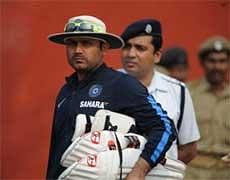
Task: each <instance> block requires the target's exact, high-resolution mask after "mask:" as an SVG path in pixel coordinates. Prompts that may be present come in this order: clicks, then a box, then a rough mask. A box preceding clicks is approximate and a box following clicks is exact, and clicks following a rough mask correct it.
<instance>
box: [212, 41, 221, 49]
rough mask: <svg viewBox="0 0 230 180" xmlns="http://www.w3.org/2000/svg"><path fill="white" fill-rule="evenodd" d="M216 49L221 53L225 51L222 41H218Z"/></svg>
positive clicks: (215, 45) (215, 44)
mask: <svg viewBox="0 0 230 180" xmlns="http://www.w3.org/2000/svg"><path fill="white" fill-rule="evenodd" d="M214 49H215V50H217V51H221V50H222V49H223V44H222V43H221V42H220V41H216V42H215V43H214Z"/></svg>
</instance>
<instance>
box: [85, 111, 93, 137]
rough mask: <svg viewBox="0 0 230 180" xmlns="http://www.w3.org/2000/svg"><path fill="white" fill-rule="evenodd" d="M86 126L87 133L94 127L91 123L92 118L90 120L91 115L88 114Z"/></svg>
mask: <svg viewBox="0 0 230 180" xmlns="http://www.w3.org/2000/svg"><path fill="white" fill-rule="evenodd" d="M86 121H87V123H86V126H85V133H88V132H90V131H91V127H92V123H91V120H90V116H88V115H86Z"/></svg>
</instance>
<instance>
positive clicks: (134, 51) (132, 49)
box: [128, 47, 136, 57]
mask: <svg viewBox="0 0 230 180" xmlns="http://www.w3.org/2000/svg"><path fill="white" fill-rule="evenodd" d="M128 55H129V57H135V56H136V50H135V48H134V47H131V48H130V49H129V52H128Z"/></svg>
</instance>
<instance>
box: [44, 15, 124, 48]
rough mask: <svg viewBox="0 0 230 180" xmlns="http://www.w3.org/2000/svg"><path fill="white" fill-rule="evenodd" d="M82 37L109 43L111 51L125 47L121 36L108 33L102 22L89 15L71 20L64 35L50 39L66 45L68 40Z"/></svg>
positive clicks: (50, 36) (60, 34) (56, 35)
mask: <svg viewBox="0 0 230 180" xmlns="http://www.w3.org/2000/svg"><path fill="white" fill-rule="evenodd" d="M82 37H86V38H92V39H98V40H100V41H103V42H107V43H108V44H109V45H110V49H116V48H121V47H123V45H124V42H123V40H122V39H121V38H120V37H119V36H117V35H115V34H112V33H107V32H106V26H105V24H104V22H103V21H102V20H100V19H98V18H96V17H93V16H87V15H83V16H76V17H72V18H70V19H69V21H68V22H67V24H66V25H65V28H64V32H63V33H55V34H51V35H49V36H48V39H49V40H50V41H52V42H54V43H58V44H64V45H65V44H66V40H67V39H69V38H82Z"/></svg>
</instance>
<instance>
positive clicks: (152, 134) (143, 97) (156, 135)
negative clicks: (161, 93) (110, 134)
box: [120, 78, 176, 167]
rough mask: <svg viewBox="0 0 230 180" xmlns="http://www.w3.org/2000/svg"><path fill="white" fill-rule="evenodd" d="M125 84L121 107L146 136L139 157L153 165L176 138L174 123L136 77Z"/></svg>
mask: <svg viewBox="0 0 230 180" xmlns="http://www.w3.org/2000/svg"><path fill="white" fill-rule="evenodd" d="M127 83H128V86H127ZM125 84H126V85H125V87H126V88H125V91H124V89H123V88H122V89H123V90H122V91H120V93H121V94H120V97H121V98H120V101H122V104H123V105H122V106H123V107H122V108H123V110H124V112H125V113H126V114H127V115H129V116H131V117H133V118H135V120H136V125H137V130H138V133H139V134H141V135H145V136H146V138H147V143H146V145H145V148H144V149H143V151H142V154H141V157H142V158H144V159H145V160H146V161H147V162H148V163H149V164H150V166H151V167H154V166H156V165H157V164H158V163H159V162H160V161H161V160H162V159H163V158H164V156H165V153H166V152H167V150H168V149H169V148H170V146H171V144H172V142H173V141H174V140H175V138H176V129H175V126H174V123H173V121H172V120H171V119H170V118H169V117H168V116H167V113H166V111H164V110H163V109H162V108H161V105H160V104H159V103H157V102H156V100H155V99H154V98H153V97H152V96H151V95H149V94H148V92H147V89H146V88H145V87H144V86H142V85H141V84H140V83H139V82H138V81H137V80H136V79H132V78H130V79H129V80H128V81H126V82H125ZM121 86H123V84H121Z"/></svg>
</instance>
